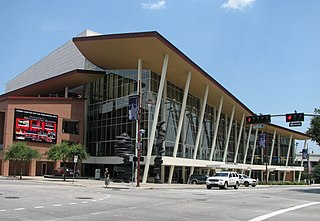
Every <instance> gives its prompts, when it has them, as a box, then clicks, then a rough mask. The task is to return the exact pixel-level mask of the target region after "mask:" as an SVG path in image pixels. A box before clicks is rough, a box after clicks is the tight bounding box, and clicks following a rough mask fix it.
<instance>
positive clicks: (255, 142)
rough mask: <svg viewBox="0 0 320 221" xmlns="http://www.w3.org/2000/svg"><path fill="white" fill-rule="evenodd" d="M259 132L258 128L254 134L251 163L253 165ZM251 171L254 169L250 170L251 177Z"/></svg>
mask: <svg viewBox="0 0 320 221" xmlns="http://www.w3.org/2000/svg"><path fill="white" fill-rule="evenodd" d="M258 132H259V130H258V129H256V133H255V135H254V143H253V150H252V154H251V156H252V157H251V165H253V160H254V154H255V152H256V147H257V138H258ZM251 172H252V170H250V171H249V176H250V177H251Z"/></svg>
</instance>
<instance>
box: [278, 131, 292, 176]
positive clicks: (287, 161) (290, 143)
mask: <svg viewBox="0 0 320 221" xmlns="http://www.w3.org/2000/svg"><path fill="white" fill-rule="evenodd" d="M291 145H292V134H291V135H290V140H289V147H288V153H287V159H286V167H287V166H288V164H289V157H290V151H291ZM280 160H281V159H280ZM286 175H287V171H284V173H283V182H285V181H286Z"/></svg>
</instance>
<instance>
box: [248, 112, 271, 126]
mask: <svg viewBox="0 0 320 221" xmlns="http://www.w3.org/2000/svg"><path fill="white" fill-rule="evenodd" d="M270 122H271V115H270V114H266V115H254V116H248V117H246V123H247V124H266V123H270Z"/></svg>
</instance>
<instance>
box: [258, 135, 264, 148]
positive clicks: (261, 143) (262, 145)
mask: <svg viewBox="0 0 320 221" xmlns="http://www.w3.org/2000/svg"><path fill="white" fill-rule="evenodd" d="M259 146H260V147H261V148H265V147H266V134H259Z"/></svg>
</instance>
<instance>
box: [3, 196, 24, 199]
mask: <svg viewBox="0 0 320 221" xmlns="http://www.w3.org/2000/svg"><path fill="white" fill-rule="evenodd" d="M5 198H6V199H19V198H20V197H17V196H6V197H5Z"/></svg>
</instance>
